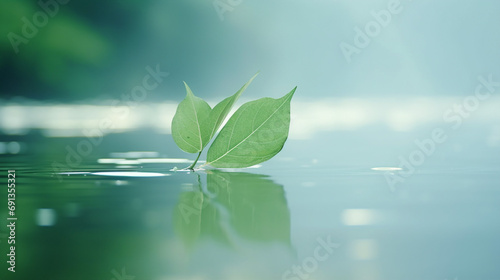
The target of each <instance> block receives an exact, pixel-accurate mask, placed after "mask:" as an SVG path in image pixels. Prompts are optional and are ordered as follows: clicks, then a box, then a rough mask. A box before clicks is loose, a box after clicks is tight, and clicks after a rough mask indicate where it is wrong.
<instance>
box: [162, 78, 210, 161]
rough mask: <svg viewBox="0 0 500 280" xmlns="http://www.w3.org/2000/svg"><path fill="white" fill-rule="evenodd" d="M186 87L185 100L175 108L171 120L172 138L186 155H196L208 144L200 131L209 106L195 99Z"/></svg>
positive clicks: (207, 115)
mask: <svg viewBox="0 0 500 280" xmlns="http://www.w3.org/2000/svg"><path fill="white" fill-rule="evenodd" d="M184 84H185V86H186V92H187V94H186V98H184V100H182V102H181V103H180V104H179V106H178V107H177V111H176V112H175V115H174V118H173V120H172V137H173V138H174V141H175V143H176V144H177V146H179V148H181V149H182V150H183V151H185V152H188V153H198V152H201V150H203V148H204V147H205V146H206V145H207V144H208V141H207V140H206V139H207V137H206V135H204V131H205V130H204V129H202V126H201V124H202V122H204V121H205V120H206V119H207V118H208V117H209V115H210V111H211V108H210V105H208V103H207V102H205V101H204V100H203V99H201V98H199V97H196V96H195V95H194V94H193V92H192V91H191V89H190V88H189V86H188V85H187V84H186V83H184Z"/></svg>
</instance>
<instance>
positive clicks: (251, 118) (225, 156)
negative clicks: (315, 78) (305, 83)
mask: <svg viewBox="0 0 500 280" xmlns="http://www.w3.org/2000/svg"><path fill="white" fill-rule="evenodd" d="M295 90H296V88H294V89H293V90H292V91H291V92H290V93H288V94H287V95H285V96H283V97H281V98H279V99H273V98H261V99H259V100H256V101H251V102H248V103H245V104H243V105H242V106H241V107H240V108H239V109H238V110H237V111H236V112H235V113H234V115H233V116H232V117H231V118H230V119H229V121H228V122H227V124H226V125H225V126H224V128H222V130H221V132H220V133H219V135H218V136H217V138H215V140H214V142H213V144H212V146H210V149H209V150H208V155H207V164H210V165H212V166H214V167H229V168H241V167H248V166H252V165H255V164H258V163H261V162H264V161H266V160H269V159H270V158H272V157H273V156H275V155H276V154H277V153H278V152H279V151H281V149H282V148H283V145H284V144H285V141H286V139H287V138H288V131H289V128H290V101H291V99H292V97H293V94H294V93H295Z"/></svg>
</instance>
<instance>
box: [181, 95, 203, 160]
mask: <svg viewBox="0 0 500 280" xmlns="http://www.w3.org/2000/svg"><path fill="white" fill-rule="evenodd" d="M189 99H190V101H191V106H193V111H194V117H195V119H196V126H197V127H198V137H199V138H200V148H199V149H200V151H201V150H202V149H203V140H201V130H200V120H199V119H198V113H196V107H195V106H194V98H193V94H191V96H190V97H189ZM184 141H185V140H184ZM191 146H193V145H191ZM193 147H194V146H193ZM194 148H196V147H194Z"/></svg>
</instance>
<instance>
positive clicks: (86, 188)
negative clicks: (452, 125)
mask: <svg viewBox="0 0 500 280" xmlns="http://www.w3.org/2000/svg"><path fill="white" fill-rule="evenodd" d="M342 135H344V136H342ZM345 135H346V133H342V134H340V133H339V135H335V134H334V133H330V134H328V135H324V137H322V141H323V142H322V143H324V141H327V142H328V141H330V139H332V141H331V143H343V144H345V146H343V147H338V146H329V147H326V148H325V146H324V145H321V144H319V142H318V143H314V141H313V140H310V141H307V142H304V141H298V140H291V141H290V142H289V143H287V145H286V147H285V149H284V150H283V152H282V153H280V154H279V155H278V156H277V157H276V158H274V159H272V160H271V161H270V162H268V163H264V164H263V165H262V166H260V167H256V168H249V169H239V170H206V171H202V170H200V171H197V172H185V171H172V169H173V168H174V167H180V168H182V167H185V166H187V165H188V164H189V161H188V160H186V159H182V156H185V155H183V154H182V153H180V152H176V151H177V149H176V147H175V146H173V145H172V143H171V142H168V140H167V141H165V142H166V143H167V145H166V146H165V147H163V146H162V147H161V148H158V149H155V148H153V149H151V150H150V151H149V152H146V153H144V152H137V150H135V149H134V148H133V147H134V146H140V145H141V144H139V143H142V144H143V143H144V141H147V139H149V138H152V137H157V138H158V137H164V136H158V135H147V134H145V133H144V132H141V133H135V134H133V135H110V136H107V137H108V138H106V139H105V140H104V141H103V144H102V145H101V146H99V147H97V148H96V149H94V150H93V151H92V153H90V154H89V155H88V156H82V157H81V158H80V159H78V158H71V157H70V158H69V159H70V161H69V162H70V163H72V166H70V165H68V164H67V163H68V161H67V160H68V153H69V152H68V150H67V149H66V148H65V147H68V146H69V147H73V148H74V150H77V148H78V143H80V141H81V139H79V138H53V139H46V138H43V137H38V138H37V137H36V136H30V137H24V138H17V139H14V140H15V141H16V142H18V143H19V147H20V152H19V153H11V154H5V155H3V156H2V161H1V169H2V170H7V169H11V170H15V171H16V214H15V215H16V217H17V218H18V220H17V221H16V264H15V266H16V267H15V269H16V272H15V273H11V272H9V271H7V267H8V264H7V263H6V261H7V256H6V254H8V253H9V252H8V251H7V250H8V249H7V241H8V239H7V237H8V234H9V232H8V230H7V229H8V228H7V227H6V226H2V227H1V228H0V245H1V250H2V252H1V256H2V257H0V259H1V260H2V263H3V265H2V269H1V271H0V276H1V279H52V280H57V279H86V280H87V279H103V280H106V279H116V280H120V279H128V280H132V279H136V280H139V279H158V280H159V279H162V280H164V279H165V280H179V279H188V280H195V279H196V280H202V279H294V280H296V279H374V280H376V279H381V280H382V279H384V280H385V279H437V280H439V279H500V267H498V262H499V261H500V241H499V236H500V219H499V217H500V188H499V187H500V165H499V158H498V147H489V146H479V145H476V146H474V149H473V151H474V153H472V150H471V151H469V152H452V151H450V150H449V149H452V148H453V147H451V148H450V147H449V146H450V145H451V144H450V143H448V144H447V145H446V146H443V147H440V148H436V151H435V152H434V153H433V154H432V156H428V157H426V159H425V160H426V162H425V164H419V165H418V166H413V167H414V169H415V170H414V171H413V172H411V170H410V168H411V167H412V166H404V165H402V166H400V165H401V164H400V159H399V158H398V157H399V156H402V157H403V158H405V157H406V158H410V155H411V153H412V151H413V150H412V149H413V148H411V147H408V145H407V144H408V143H410V144H411V143H412V141H411V139H412V137H413V135H407V136H401V135H399V136H398V135H387V136H386V137H387V138H386V139H391V140H392V141H393V140H394V139H400V141H395V142H384V139H382V138H383V137H381V136H379V137H378V139H374V138H372V139H370V141H364V140H366V139H369V137H366V135H365V134H363V135H358V134H356V133H351V134H350V135H351V136H349V137H351V138H350V139H346V136H345ZM418 135H424V136H425V135H426V133H425V131H424V132H423V133H419V134H418ZM113 137H114V138H113ZM134 137H135V138H137V139H145V140H144V141H142V142H139V141H137V142H134V141H133V140H131V139H135V138H134ZM336 137H337V138H336ZM343 137H344V138H343ZM398 137H399V138H398ZM405 137H407V138H408V139H409V140H408V141H407V139H406V138H405ZM335 138H336V139H335ZM347 138H348V137H347ZM116 139H122V140H121V141H117V140H116ZM123 139H127V141H130V143H124V142H126V141H124V140H123ZM165 139H167V138H166V137H165ZM333 139H335V140H333ZM458 139H460V138H458ZM14 140H13V139H9V140H6V141H4V142H5V143H10V142H12V141H14ZM381 143H383V144H381ZM471 143H474V142H470V141H465V140H461V141H459V143H458V144H460V145H461V147H462V149H465V150H466V151H467V148H468V147H469V146H468V145H472V144H471ZM455 144H456V143H455ZM6 145H8V144H6ZM11 146H12V145H11ZM325 149H326V152H322V150H325ZM152 151H155V152H152ZM478 151H480V153H478ZM333 156H337V157H338V158H339V160H335V158H332V157H333ZM455 158H457V159H460V158H462V159H464V160H454V159H455ZM465 159H467V161H465ZM410 161H411V159H410ZM54 163H58V164H55V165H54ZM410 164H411V163H410ZM402 171H404V172H406V173H402ZM2 178H4V179H3V183H2V184H4V186H2V187H1V188H0V203H1V208H0V215H1V219H0V221H3V222H2V224H3V223H5V224H7V217H8V210H7V205H6V204H7V180H6V179H5V178H6V172H5V171H3V172H2Z"/></svg>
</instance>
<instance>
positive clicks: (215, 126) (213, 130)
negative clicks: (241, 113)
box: [210, 102, 231, 139]
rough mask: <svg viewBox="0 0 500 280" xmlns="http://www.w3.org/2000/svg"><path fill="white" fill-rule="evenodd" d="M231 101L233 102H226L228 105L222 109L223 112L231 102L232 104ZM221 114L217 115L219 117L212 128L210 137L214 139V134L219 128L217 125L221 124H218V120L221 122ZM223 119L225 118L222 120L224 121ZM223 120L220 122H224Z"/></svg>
mask: <svg viewBox="0 0 500 280" xmlns="http://www.w3.org/2000/svg"><path fill="white" fill-rule="evenodd" d="M230 103H231V102H228V103H227V104H226V106H224V108H223V110H222V111H221V112H224V111H225V110H226V108H227V107H228V106H229V104H230ZM220 116H221V114H219V116H217V119H216V120H215V125H214V127H213V128H212V132H211V133H210V139H212V136H214V134H215V132H216V131H215V130H216V129H217V126H218V125H219V124H218V122H219V118H220ZM223 121H224V120H222V122H223ZM222 122H220V123H222Z"/></svg>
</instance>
